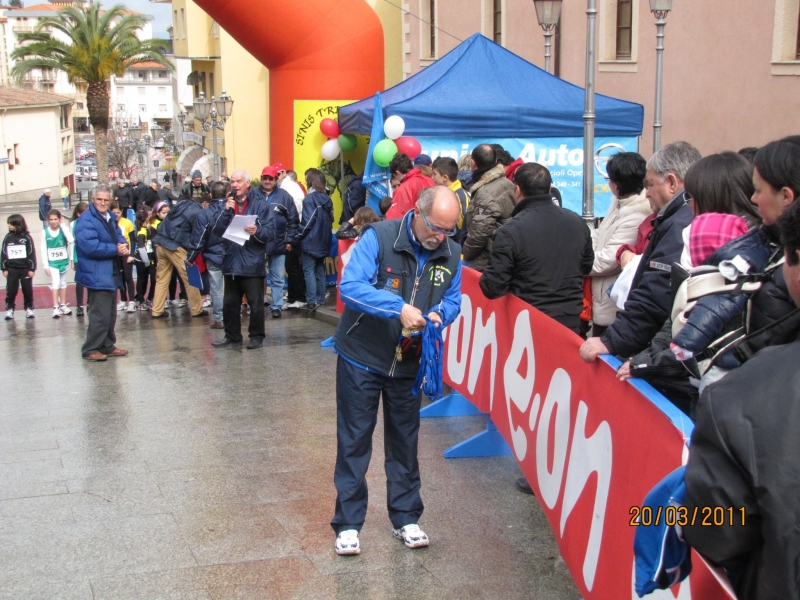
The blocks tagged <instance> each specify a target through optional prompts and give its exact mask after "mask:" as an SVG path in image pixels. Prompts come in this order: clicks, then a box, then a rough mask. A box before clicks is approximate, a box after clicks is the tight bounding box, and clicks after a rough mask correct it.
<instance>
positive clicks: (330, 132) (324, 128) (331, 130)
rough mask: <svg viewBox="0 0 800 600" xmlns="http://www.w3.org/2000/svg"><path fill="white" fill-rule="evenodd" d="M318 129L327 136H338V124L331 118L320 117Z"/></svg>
mask: <svg viewBox="0 0 800 600" xmlns="http://www.w3.org/2000/svg"><path fill="white" fill-rule="evenodd" d="M319 129H320V131H321V132H322V133H323V134H325V136H326V137H328V138H338V137H339V124H338V123H337V122H336V121H334V120H333V119H322V122H321V123H320V124H319Z"/></svg>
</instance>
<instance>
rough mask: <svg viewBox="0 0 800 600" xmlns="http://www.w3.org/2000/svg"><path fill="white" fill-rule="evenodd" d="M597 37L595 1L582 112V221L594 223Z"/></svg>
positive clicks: (590, 10)
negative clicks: (595, 66)
mask: <svg viewBox="0 0 800 600" xmlns="http://www.w3.org/2000/svg"><path fill="white" fill-rule="evenodd" d="M596 36H597V0H588V4H587V7H586V95H585V98H584V110H583V215H582V216H583V220H584V221H586V223H587V224H588V225H590V226H591V225H592V224H593V221H594V122H595V113H594V65H595V51H596V50H595V45H596V42H595V38H596Z"/></svg>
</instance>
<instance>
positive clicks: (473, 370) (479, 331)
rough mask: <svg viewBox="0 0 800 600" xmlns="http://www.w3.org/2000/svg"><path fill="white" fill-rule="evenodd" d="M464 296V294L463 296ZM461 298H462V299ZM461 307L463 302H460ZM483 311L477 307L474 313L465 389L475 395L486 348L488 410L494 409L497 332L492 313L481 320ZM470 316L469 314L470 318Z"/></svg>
mask: <svg viewBox="0 0 800 600" xmlns="http://www.w3.org/2000/svg"><path fill="white" fill-rule="evenodd" d="M464 296H466V294H464ZM464 296H462V297H464ZM462 305H463V302H462ZM462 314H463V312H462ZM482 316H483V309H482V308H481V307H480V306H479V307H478V309H477V310H476V311H475V333H474V334H473V335H472V352H471V353H470V356H469V365H470V369H469V378H468V379H467V389H468V390H469V393H470V394H474V393H475V386H477V385H478V375H479V374H480V372H481V366H482V365H483V356H484V354H485V350H486V347H487V346H488V347H489V349H490V350H491V362H490V363H489V410H491V409H492V408H493V407H494V380H495V375H496V374H497V331H496V329H495V320H496V319H495V316H494V313H491V314H490V315H489V318H488V319H486V323H484V322H483V319H482V318H481V317H482ZM471 317H472V314H471V313H470V318H471Z"/></svg>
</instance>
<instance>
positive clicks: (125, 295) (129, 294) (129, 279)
mask: <svg viewBox="0 0 800 600" xmlns="http://www.w3.org/2000/svg"><path fill="white" fill-rule="evenodd" d="M119 262H120V264H121V266H122V281H123V285H122V287H121V288H120V290H119V297H120V300H122V301H123V302H133V297H134V291H133V289H134V288H133V263H132V262H128V257H127V256H123V257H122V258H120V259H119Z"/></svg>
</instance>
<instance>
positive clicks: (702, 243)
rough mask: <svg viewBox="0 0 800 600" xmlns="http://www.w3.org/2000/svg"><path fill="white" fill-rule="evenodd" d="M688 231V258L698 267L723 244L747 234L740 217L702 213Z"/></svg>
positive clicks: (744, 224) (745, 226) (745, 224)
mask: <svg viewBox="0 0 800 600" xmlns="http://www.w3.org/2000/svg"><path fill="white" fill-rule="evenodd" d="M690 227H691V229H690V230H689V256H690V257H691V259H692V265H694V266H695V267H698V266H700V265H702V264H703V261H704V260H706V259H707V258H708V257H709V256H711V255H712V254H714V252H716V251H717V250H719V249H720V248H722V247H723V246H724V245H725V244H727V243H728V242H730V241H731V240H734V239H736V238H738V237H740V236H742V235H744V234H745V233H747V231H748V229H747V223H746V222H745V220H744V219H743V218H742V217H739V216H737V215H728V214H723V213H704V214H702V215H698V216H696V217H695V218H694V220H693V221H692V224H691V226H690Z"/></svg>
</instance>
